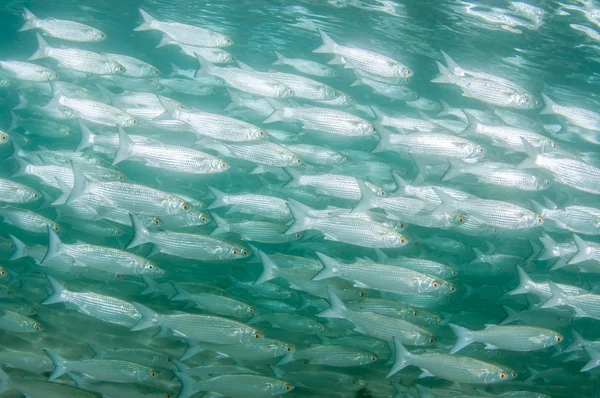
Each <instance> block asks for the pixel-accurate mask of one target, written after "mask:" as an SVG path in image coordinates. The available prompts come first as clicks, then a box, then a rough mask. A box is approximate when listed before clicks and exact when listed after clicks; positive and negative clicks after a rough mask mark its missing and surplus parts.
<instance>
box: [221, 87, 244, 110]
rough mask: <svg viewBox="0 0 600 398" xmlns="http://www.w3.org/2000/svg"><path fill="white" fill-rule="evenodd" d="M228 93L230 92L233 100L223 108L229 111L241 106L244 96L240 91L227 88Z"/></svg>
mask: <svg viewBox="0 0 600 398" xmlns="http://www.w3.org/2000/svg"><path fill="white" fill-rule="evenodd" d="M227 93H228V94H229V97H230V98H231V102H230V103H229V105H227V106H226V107H225V109H223V110H224V111H226V112H227V111H232V110H234V109H238V108H240V107H241V102H242V97H241V96H240V95H239V94H238V93H236V92H235V91H233V90H230V89H227Z"/></svg>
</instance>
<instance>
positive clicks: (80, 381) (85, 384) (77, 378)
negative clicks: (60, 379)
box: [67, 372, 91, 391]
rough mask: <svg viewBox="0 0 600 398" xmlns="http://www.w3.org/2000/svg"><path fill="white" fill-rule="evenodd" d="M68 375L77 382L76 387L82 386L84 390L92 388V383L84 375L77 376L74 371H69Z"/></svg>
mask: <svg viewBox="0 0 600 398" xmlns="http://www.w3.org/2000/svg"><path fill="white" fill-rule="evenodd" d="M67 376H69V377H70V378H71V380H73V383H75V387H77V388H80V389H82V390H89V391H91V390H90V383H89V382H88V381H87V380H86V379H84V378H83V377H80V376H77V375H76V374H74V373H71V372H67Z"/></svg>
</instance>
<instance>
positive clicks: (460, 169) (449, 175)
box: [442, 159, 466, 181]
mask: <svg viewBox="0 0 600 398" xmlns="http://www.w3.org/2000/svg"><path fill="white" fill-rule="evenodd" d="M465 172H466V170H465V164H464V162H462V161H460V160H458V159H448V169H446V172H445V173H444V175H442V181H447V180H451V179H453V178H456V177H458V176H459V175H462V174H464V173H465Z"/></svg>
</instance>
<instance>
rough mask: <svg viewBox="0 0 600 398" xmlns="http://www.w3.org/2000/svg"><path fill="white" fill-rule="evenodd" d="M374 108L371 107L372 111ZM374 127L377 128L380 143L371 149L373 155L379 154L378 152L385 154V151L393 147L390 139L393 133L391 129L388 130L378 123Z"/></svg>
mask: <svg viewBox="0 0 600 398" xmlns="http://www.w3.org/2000/svg"><path fill="white" fill-rule="evenodd" d="M372 108H373V107H371V109H372ZM375 115H376V116H379V115H377V113H376V114H375ZM373 125H374V126H375V129H376V130H377V134H378V135H379V141H377V145H376V146H375V148H373V149H371V153H378V152H385V151H389V150H390V149H389V148H390V146H391V141H390V138H391V136H392V134H394V133H392V131H391V130H389V129H386V128H385V127H383V126H382V125H381V124H377V123H373Z"/></svg>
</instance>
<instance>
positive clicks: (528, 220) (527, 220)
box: [521, 212, 544, 228]
mask: <svg viewBox="0 0 600 398" xmlns="http://www.w3.org/2000/svg"><path fill="white" fill-rule="evenodd" d="M521 217H522V220H523V222H524V224H525V225H526V226H528V227H530V228H533V227H538V226H540V225H542V224H543V223H544V217H542V216H541V215H539V214H535V213H531V212H528V213H526V214H523V215H522V216H521Z"/></svg>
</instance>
